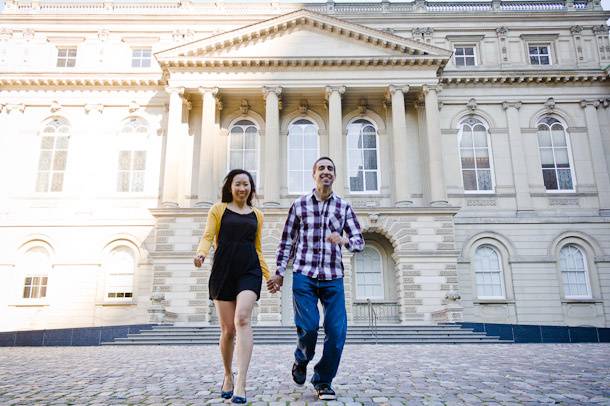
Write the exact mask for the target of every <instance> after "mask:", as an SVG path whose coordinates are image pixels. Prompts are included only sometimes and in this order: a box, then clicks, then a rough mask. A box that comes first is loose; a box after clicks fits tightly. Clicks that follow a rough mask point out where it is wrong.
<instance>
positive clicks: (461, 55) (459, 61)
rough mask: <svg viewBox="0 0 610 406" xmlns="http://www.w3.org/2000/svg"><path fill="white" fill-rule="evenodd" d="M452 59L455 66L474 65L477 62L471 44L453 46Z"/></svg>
mask: <svg viewBox="0 0 610 406" xmlns="http://www.w3.org/2000/svg"><path fill="white" fill-rule="evenodd" d="M453 59H454V61H455V66H475V65H476V64H477V59H476V56H475V49H474V47H473V46H459V47H455V49H454V51H453Z"/></svg>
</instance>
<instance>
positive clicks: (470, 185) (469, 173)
mask: <svg viewBox="0 0 610 406" xmlns="http://www.w3.org/2000/svg"><path fill="white" fill-rule="evenodd" d="M462 177H463V179H464V190H477V179H476V175H475V172H474V171H473V170H465V171H463V172H462Z"/></svg>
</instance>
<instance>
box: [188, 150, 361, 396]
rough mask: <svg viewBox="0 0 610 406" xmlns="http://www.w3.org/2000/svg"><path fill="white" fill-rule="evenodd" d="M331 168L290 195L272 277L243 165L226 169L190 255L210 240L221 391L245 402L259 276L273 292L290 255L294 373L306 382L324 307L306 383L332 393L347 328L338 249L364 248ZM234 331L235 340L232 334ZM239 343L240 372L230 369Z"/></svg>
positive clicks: (326, 162) (205, 249)
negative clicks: (303, 191)
mask: <svg viewBox="0 0 610 406" xmlns="http://www.w3.org/2000/svg"><path fill="white" fill-rule="evenodd" d="M335 177H336V172H335V165H334V163H333V161H332V160H331V159H330V158H328V157H321V158H318V159H317V160H316V161H315V163H314V165H313V179H314V182H315V189H314V190H313V191H312V192H311V193H309V194H307V195H305V196H302V197H300V198H298V199H297V200H295V201H294V203H293V204H292V206H291V207H290V210H289V212H288V218H287V219H286V224H285V225H284V230H283V232H282V239H281V242H280V245H279V247H278V249H277V270H276V272H275V274H274V275H270V273H269V268H268V267H267V264H266V263H265V260H264V258H263V254H262V244H261V239H262V235H261V234H262V229H263V213H262V212H261V211H260V210H259V209H257V208H256V207H254V206H253V205H252V199H253V197H254V195H255V193H256V187H255V185H254V180H253V179H252V175H250V173H248V172H247V171H245V170H242V169H235V170H232V171H230V172H229V174H228V175H227V176H226V178H225V180H224V184H223V186H222V198H221V202H220V203H216V204H214V205H213V206H212V207H211V208H210V210H209V213H208V219H207V223H206V228H205V231H204V233H203V237H202V239H201V242H200V244H199V248H198V249H197V254H196V256H195V258H194V263H195V266H196V267H200V266H201V265H202V264H203V261H204V260H205V257H206V256H207V255H208V253H209V251H210V248H211V246H212V244H213V243H214V244H215V251H214V262H213V265H212V272H211V275H210V280H209V292H210V299H211V300H213V301H214V305H215V307H216V312H217V314H218V319H219V322H220V330H221V334H220V353H221V356H222V361H223V365H224V379H223V383H222V387H221V397H223V398H225V399H231V402H232V403H246V402H247V398H246V376H247V372H248V366H249V365H250V358H251V356H252V347H253V339H252V327H251V324H250V320H251V316H252V309H253V308H254V304H255V302H256V301H257V300H258V299H259V298H260V292H261V285H262V278H263V277H264V278H265V279H266V281H267V289H268V290H269V291H270V292H271V293H276V292H278V291H279V290H280V289H281V287H282V283H283V280H284V272H285V271H286V267H287V266H288V262H289V261H291V260H292V264H293V265H292V267H293V282H292V292H293V301H294V321H295V325H296V329H297V336H298V341H297V348H296V350H295V352H294V358H295V361H294V364H293V365H292V378H293V380H294V382H295V383H296V384H298V385H303V384H304V383H305V380H306V376H307V364H308V363H309V361H311V360H312V359H313V356H314V353H315V347H316V341H317V337H318V326H319V322H320V314H319V312H318V301H320V302H321V303H322V307H323V309H324V332H325V335H326V339H325V340H324V350H323V353H322V357H321V359H320V361H319V362H318V363H317V364H316V365H315V367H314V374H313V376H312V377H311V383H312V384H313V386H314V389H315V390H316V393H317V396H318V398H319V399H320V400H333V399H335V398H336V395H335V392H334V391H333V389H332V386H331V384H332V380H333V378H334V377H335V375H336V374H337V369H338V367H339V362H340V360H341V353H342V351H343V345H344V343H345V338H346V334H347V315H346V311H345V294H344V289H343V263H342V260H341V248H342V247H346V248H347V249H348V250H350V251H352V252H357V251H362V249H363V248H364V240H363V238H362V233H361V230H360V224H359V223H358V220H357V218H356V215H355V213H354V211H353V210H352V207H351V206H350V204H349V203H348V202H347V201H345V200H343V199H342V198H341V197H339V196H337V195H335V194H334V193H333V189H332V186H333V182H334V181H335ZM235 337H237V340H236V343H234V342H235V340H234V338H235ZM235 349H237V371H238V374H237V377H236V379H235V380H234V377H233V372H232V361H233V352H234V350H235Z"/></svg>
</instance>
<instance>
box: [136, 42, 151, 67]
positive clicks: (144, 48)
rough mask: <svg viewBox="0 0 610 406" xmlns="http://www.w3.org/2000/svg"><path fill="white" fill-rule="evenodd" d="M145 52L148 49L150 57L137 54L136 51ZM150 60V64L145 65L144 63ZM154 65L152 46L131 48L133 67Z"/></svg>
mask: <svg viewBox="0 0 610 406" xmlns="http://www.w3.org/2000/svg"><path fill="white" fill-rule="evenodd" d="M138 51H140V52H144V51H148V57H147V58H145V57H144V56H143V55H136V52H138ZM136 61H139V62H138V65H137V66H135V65H134V63H135V62H136ZM145 61H148V65H147V66H144V65H143V63H144V62H145ZM150 67H152V47H149V46H134V47H132V48H131V68H132V69H148V68H150Z"/></svg>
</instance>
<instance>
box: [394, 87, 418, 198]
mask: <svg viewBox="0 0 610 406" xmlns="http://www.w3.org/2000/svg"><path fill="white" fill-rule="evenodd" d="M408 91H409V86H403V87H399V86H394V85H391V86H390V87H389V88H388V92H389V93H390V95H391V97H392V129H393V131H392V141H393V143H392V145H393V149H394V202H395V205H396V206H397V207H405V206H410V205H412V204H413V201H412V200H411V192H412V191H411V190H409V183H410V182H409V179H408V177H409V176H413V173H414V172H415V171H414V170H409V169H413V168H412V165H414V164H415V165H416V164H417V163H416V162H413V160H410V159H405V156H406V154H407V153H408V151H409V150H410V149H412V148H414V146H413V145H409V139H408V138H407V119H406V117H405V98H404V95H405V93H407V92H408ZM410 166H411V168H409V167H410Z"/></svg>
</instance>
